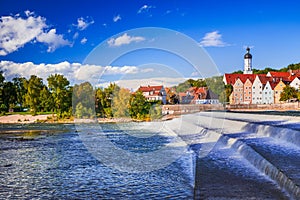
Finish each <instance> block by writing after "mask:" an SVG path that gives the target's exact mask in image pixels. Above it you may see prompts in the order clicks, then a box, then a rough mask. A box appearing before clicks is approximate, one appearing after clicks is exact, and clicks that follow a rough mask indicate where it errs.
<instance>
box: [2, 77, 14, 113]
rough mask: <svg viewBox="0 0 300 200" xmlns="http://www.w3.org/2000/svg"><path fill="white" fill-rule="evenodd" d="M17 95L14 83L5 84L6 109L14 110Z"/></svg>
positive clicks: (4, 98) (4, 101)
mask: <svg viewBox="0 0 300 200" xmlns="http://www.w3.org/2000/svg"><path fill="white" fill-rule="evenodd" d="M16 101H17V94H16V90H15V87H14V84H13V83H12V82H10V81H9V82H4V86H3V103H4V104H5V107H6V108H9V109H12V108H14V107H15V104H16Z"/></svg>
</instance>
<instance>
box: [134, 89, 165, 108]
mask: <svg viewBox="0 0 300 200" xmlns="http://www.w3.org/2000/svg"><path fill="white" fill-rule="evenodd" d="M138 90H139V91H141V92H142V93H143V95H144V97H145V98H146V99H147V100H149V101H162V103H163V104H166V103H167V93H166V90H165V88H164V86H162V85H159V86H150V85H148V86H140V88H139V89H138Z"/></svg>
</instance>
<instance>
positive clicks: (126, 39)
mask: <svg viewBox="0 0 300 200" xmlns="http://www.w3.org/2000/svg"><path fill="white" fill-rule="evenodd" d="M144 40H145V38H144V37H140V36H130V35H128V34H127V33H124V34H123V35H122V36H120V37H117V38H111V39H109V40H108V41H107V43H108V45H109V46H111V47H114V46H115V47H117V46H121V45H125V44H130V43H132V42H141V41H144Z"/></svg>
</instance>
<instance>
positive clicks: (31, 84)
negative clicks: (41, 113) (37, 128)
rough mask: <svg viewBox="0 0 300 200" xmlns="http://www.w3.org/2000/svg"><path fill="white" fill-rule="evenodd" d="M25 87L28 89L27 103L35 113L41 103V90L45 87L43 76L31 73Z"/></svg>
mask: <svg viewBox="0 0 300 200" xmlns="http://www.w3.org/2000/svg"><path fill="white" fill-rule="evenodd" d="M24 87H25V89H26V90H27V92H26V95H25V103H26V105H28V106H29V107H30V109H31V111H32V113H33V114H34V115H35V114H36V112H37V111H38V108H39V105H40V92H41V90H42V89H43V87H44V84H43V81H42V78H39V77H37V76H35V75H31V77H30V79H29V80H28V81H26V82H25V83H24Z"/></svg>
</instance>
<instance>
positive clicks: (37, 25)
mask: <svg viewBox="0 0 300 200" xmlns="http://www.w3.org/2000/svg"><path fill="white" fill-rule="evenodd" d="M25 15H26V17H25V18H22V17H20V15H15V16H2V17H0V55H2V56H5V55H7V54H9V53H12V52H14V51H17V50H18V49H19V48H21V47H23V46H24V45H25V44H27V43H28V42H31V41H33V40H35V39H36V40H37V41H43V43H45V44H47V45H49V48H48V51H49V52H50V51H54V50H55V49H56V48H58V47H61V46H65V45H68V44H69V42H68V41H67V40H64V39H63V36H62V35H57V34H56V29H51V30H50V31H49V32H48V31H47V30H46V29H47V28H48V25H47V24H46V19H45V18H43V17H41V16H33V15H34V13H33V12H30V11H25ZM38 38H39V40H38ZM53 39H56V40H58V41H53Z"/></svg>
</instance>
